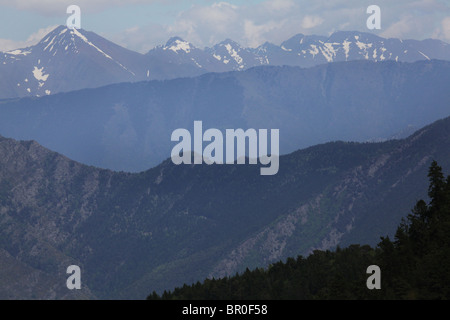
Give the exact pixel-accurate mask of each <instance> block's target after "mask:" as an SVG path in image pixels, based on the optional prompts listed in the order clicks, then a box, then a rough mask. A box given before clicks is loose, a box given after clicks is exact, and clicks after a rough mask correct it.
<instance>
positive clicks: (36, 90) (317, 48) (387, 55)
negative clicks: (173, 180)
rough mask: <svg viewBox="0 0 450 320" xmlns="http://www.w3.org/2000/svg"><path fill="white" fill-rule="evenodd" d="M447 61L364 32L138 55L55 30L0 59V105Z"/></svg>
mask: <svg viewBox="0 0 450 320" xmlns="http://www.w3.org/2000/svg"><path fill="white" fill-rule="evenodd" d="M449 58H450V46H449V45H448V44H447V43H444V42H442V41H439V40H432V39H428V40H424V41H416V40H400V39H384V38H381V37H378V36H375V35H373V34H370V33H361V32H336V33H334V34H332V35H331V36H329V37H324V36H314V35H312V36H305V35H303V34H298V35H296V36H294V37H292V38H291V39H289V40H287V41H285V42H283V43H282V44H281V45H280V46H277V45H274V44H271V43H265V44H263V45H261V46H259V47H258V48H244V47H242V46H240V45H239V44H238V43H236V42H234V41H233V40H230V39H227V40H225V41H223V42H221V43H219V44H217V45H215V46H213V47H212V48H205V49H200V48H196V47H195V46H194V45H193V44H192V43H189V42H188V41H185V40H183V39H181V38H179V37H174V38H171V39H169V41H168V42H167V43H166V44H165V45H161V46H157V47H155V48H154V49H152V50H150V51H149V52H148V53H146V54H140V53H137V52H133V51H130V50H127V49H125V48H122V47H120V46H118V45H116V44H114V43H112V42H110V41H108V40H107V39H105V38H103V37H101V36H99V35H97V34H95V33H93V32H89V31H86V30H83V29H79V30H76V29H68V28H67V27H65V26H59V27H57V28H56V29H54V30H53V31H52V32H50V33H49V34H48V35H46V36H45V37H44V38H43V39H42V40H41V41H40V42H39V43H38V44H37V45H35V46H31V47H28V48H24V49H17V50H12V51H9V52H4V53H0V99H1V98H14V97H24V96H45V95H50V94H54V93H57V92H66V91H72V90H78V89H83V88H94V87H100V86H104V85H108V84H111V83H119V82H135V81H143V80H166V79H174V78H179V77H193V76H198V75H201V74H204V73H208V72H224V71H233V70H237V71H243V70H246V69H248V68H251V67H255V66H262V65H273V66H282V65H289V66H300V67H311V66H315V65H318V64H323V63H328V62H339V61H351V60H370V61H386V60H394V61H403V62H414V61H418V60H430V59H442V60H448V59H449Z"/></svg>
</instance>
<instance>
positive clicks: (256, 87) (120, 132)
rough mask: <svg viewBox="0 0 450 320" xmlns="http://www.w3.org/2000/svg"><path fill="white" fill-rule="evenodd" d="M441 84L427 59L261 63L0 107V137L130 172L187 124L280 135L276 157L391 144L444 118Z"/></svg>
mask: <svg viewBox="0 0 450 320" xmlns="http://www.w3.org/2000/svg"><path fill="white" fill-rule="evenodd" d="M448 83H450V62H445V61H437V60H434V61H419V62H415V63H398V62H395V61H384V62H379V63H374V62H370V61H350V62H342V63H331V64H326V65H320V66H316V67H312V68H308V69H302V68H299V67H270V66H266V67H258V68H252V69H249V70H245V71H242V72H238V71H234V72H227V73H218V74H216V73H210V74H206V75H202V76H198V77H195V78H183V79H175V80H168V81H149V82H140V83H132V84H131V83H122V84H115V85H111V86H107V87H102V88H96V89H86V90H81V91H76V92H70V93H64V94H55V95H51V96H47V97H41V98H23V99H16V100H9V101H2V102H0V134H1V135H3V136H5V137H10V138H14V139H20V140H36V141H37V142H39V143H40V144H42V145H43V146H45V147H47V148H49V149H51V150H55V151H57V152H59V153H62V154H64V155H66V156H68V157H69V158H71V159H74V160H76V161H80V162H82V163H85V164H89V165H95V166H98V167H101V168H108V169H113V170H123V171H133V172H137V171H143V170H146V169H148V168H150V167H153V166H156V165H158V164H160V163H161V162H162V161H163V160H165V159H167V158H168V157H170V154H171V150H172V148H173V147H174V146H175V143H174V142H172V141H171V134H172V132H173V131H174V130H176V129H179V128H185V129H187V130H189V131H190V132H191V133H192V132H193V124H194V121H196V120H201V121H203V126H204V130H206V129H209V128H217V129H219V130H221V132H224V131H225V130H226V129H238V128H242V129H244V130H247V129H249V128H254V129H280V152H281V153H282V154H286V153H289V152H293V151H295V150H298V149H299V148H305V147H309V146H312V145H315V144H319V143H325V142H329V141H335V140H343V141H359V142H364V141H369V140H370V141H378V140H382V139H387V138H390V137H393V136H394V137H395V136H398V135H399V134H400V135H399V136H400V137H401V132H407V131H408V128H421V127H423V126H425V125H427V124H429V123H431V122H433V121H436V120H438V119H440V118H444V117H447V116H449V115H450V114H449V110H450V109H449V104H450V90H448V89H449V87H448ZM405 130H406V131H405ZM204 146H206V143H205V145H204Z"/></svg>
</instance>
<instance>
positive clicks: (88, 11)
mask: <svg viewBox="0 0 450 320" xmlns="http://www.w3.org/2000/svg"><path fill="white" fill-rule="evenodd" d="M73 4H75V5H78V6H79V7H80V9H81V28H83V29H85V30H88V31H93V32H96V33H97V34H99V35H101V36H103V37H105V38H107V39H109V40H111V41H113V42H115V43H118V44H120V45H122V46H124V47H126V48H128V49H131V50H135V51H139V52H142V53H145V52H148V51H149V50H150V49H152V48H153V47H155V46H157V45H161V44H164V43H165V42H166V41H167V40H168V39H169V38H170V37H172V36H179V37H181V38H183V39H185V40H187V41H189V42H191V43H193V44H194V45H195V46H197V47H199V48H204V47H211V46H213V45H214V44H217V43H219V42H221V41H223V40H225V39H228V38H229V39H233V40H234V41H236V42H238V43H240V44H241V45H243V46H246V47H257V46H258V45H261V44H263V43H264V42H266V41H269V42H272V43H274V44H277V45H279V44H280V43H281V42H283V41H285V40H287V39H289V38H290V37H292V36H294V35H296V34H298V33H303V34H306V35H311V34H317V35H330V34H332V33H333V32H335V31H362V32H371V33H374V34H377V35H379V36H382V37H386V38H389V37H395V38H401V39H417V40H423V39H427V38H434V39H440V40H442V41H445V42H447V43H450V0H333V1H330V0H246V1H243V0H228V1H212V0H196V1H187V0H166V1H163V0H128V1H124V0H78V1H77V0H0V51H7V50H12V49H17V48H23V47H27V46H30V45H34V44H36V43H37V42H39V40H40V39H42V38H43V37H44V36H45V35H46V34H47V33H48V32H50V31H51V30H52V29H53V28H55V27H56V26H58V25H65V24H66V20H67V18H68V17H69V15H70V14H67V13H66V10H67V7H68V6H69V5H73ZM370 5H377V6H379V7H380V9H381V29H380V30H369V29H368V28H367V25H366V21H367V19H368V18H369V16H370V14H368V13H367V12H366V11H367V7H369V6H370Z"/></svg>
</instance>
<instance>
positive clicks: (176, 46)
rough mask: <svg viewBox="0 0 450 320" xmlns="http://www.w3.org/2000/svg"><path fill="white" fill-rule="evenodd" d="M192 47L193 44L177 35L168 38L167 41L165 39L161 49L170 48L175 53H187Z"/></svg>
mask: <svg viewBox="0 0 450 320" xmlns="http://www.w3.org/2000/svg"><path fill="white" fill-rule="evenodd" d="M192 49H194V46H193V45H192V44H190V43H189V42H187V41H185V40H183V39H181V38H179V37H173V38H170V39H169V41H167V43H166V45H165V46H164V47H163V50H171V51H173V52H175V53H179V52H184V53H189V52H191V50H192Z"/></svg>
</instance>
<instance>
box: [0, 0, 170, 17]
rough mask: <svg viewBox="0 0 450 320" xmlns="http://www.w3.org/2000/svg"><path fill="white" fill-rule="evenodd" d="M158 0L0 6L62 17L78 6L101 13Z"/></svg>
mask: <svg viewBox="0 0 450 320" xmlns="http://www.w3.org/2000/svg"><path fill="white" fill-rule="evenodd" d="M155 2H162V1H158V0H76V1H74V0H0V6H8V7H13V8H16V9H19V10H25V11H32V12H34V13H40V14H42V15H45V16H60V15H61V14H64V13H65V12H66V11H65V10H66V9H67V7H68V6H70V5H72V4H76V5H77V6H79V7H80V8H81V10H82V12H89V13H93V12H100V11H103V10H105V9H107V8H109V7H112V6H120V5H130V4H131V5H132V4H151V3H155Z"/></svg>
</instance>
